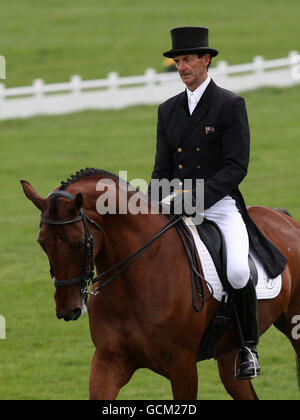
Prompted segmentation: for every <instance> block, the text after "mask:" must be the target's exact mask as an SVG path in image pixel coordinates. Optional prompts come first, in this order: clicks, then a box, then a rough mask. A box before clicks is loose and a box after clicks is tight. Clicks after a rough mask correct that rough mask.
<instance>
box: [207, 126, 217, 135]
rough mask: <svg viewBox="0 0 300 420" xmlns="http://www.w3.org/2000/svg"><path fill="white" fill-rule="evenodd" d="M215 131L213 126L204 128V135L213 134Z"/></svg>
mask: <svg viewBox="0 0 300 420" xmlns="http://www.w3.org/2000/svg"><path fill="white" fill-rule="evenodd" d="M215 130H216V129H215V127H214V126H213V125H210V126H205V134H213V133H214V132H215Z"/></svg>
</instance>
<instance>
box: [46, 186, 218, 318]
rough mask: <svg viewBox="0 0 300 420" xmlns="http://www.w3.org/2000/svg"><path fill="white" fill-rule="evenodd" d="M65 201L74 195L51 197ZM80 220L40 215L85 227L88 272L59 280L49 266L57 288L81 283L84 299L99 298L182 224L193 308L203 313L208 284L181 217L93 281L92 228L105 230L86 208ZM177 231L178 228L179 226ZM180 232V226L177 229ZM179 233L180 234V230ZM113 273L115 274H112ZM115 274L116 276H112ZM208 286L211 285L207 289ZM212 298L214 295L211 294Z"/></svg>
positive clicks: (53, 222)
mask: <svg viewBox="0 0 300 420" xmlns="http://www.w3.org/2000/svg"><path fill="white" fill-rule="evenodd" d="M52 196H54V197H55V196H56V197H64V198H67V199H69V200H74V198H75V197H74V196H73V194H71V193H69V192H67V191H61V190H55V191H53V192H52V193H50V194H49V196H48V197H52ZM79 211H80V216H76V217H74V218H71V219H58V220H55V219H47V218H45V217H44V216H43V215H41V221H42V222H43V223H46V224H49V225H67V224H70V223H75V222H79V221H82V222H83V225H84V230H85V238H86V249H87V252H86V261H85V268H84V273H83V274H82V275H81V276H77V277H73V278H71V279H66V280H57V279H56V278H55V276H54V272H53V269H52V267H51V264H50V275H51V278H52V279H53V283H54V285H55V287H58V286H71V285H73V284H77V283H82V287H81V294H83V295H88V294H90V295H97V294H98V293H99V292H100V291H101V290H102V289H104V287H106V286H107V285H108V284H109V283H110V282H111V281H112V280H113V279H114V278H115V277H117V276H118V275H119V274H121V273H122V272H123V271H124V270H126V269H127V268H128V267H129V266H130V265H131V264H133V263H134V261H135V260H136V259H137V258H139V257H140V256H141V255H142V254H143V252H144V251H145V250H146V249H147V248H148V247H149V246H150V245H152V243H153V242H154V241H156V239H158V238H159V237H160V236H161V235H162V234H163V233H165V232H166V231H167V230H169V229H170V228H171V227H173V226H175V225H177V224H179V223H178V222H182V223H180V224H179V225H180V231H179V232H178V233H179V234H180V237H181V240H182V242H183V245H184V247H185V250H186V252H187V256H188V259H189V262H190V267H191V276H192V295H193V306H194V309H195V310H196V311H198V312H200V311H201V310H202V309H203V306H204V302H205V298H204V291H203V286H202V283H201V280H203V281H204V282H206V280H205V279H204V278H203V277H202V276H201V274H200V272H199V271H200V270H199V266H198V262H197V257H196V249H195V244H194V242H193V240H192V238H191V237H190V235H189V233H188V230H187V227H186V226H185V223H184V222H183V221H182V216H180V215H174V216H172V217H171V218H170V219H169V220H168V222H167V223H166V225H165V226H164V227H163V228H162V229H161V230H160V231H159V232H158V233H157V234H155V235H154V236H153V238H151V239H150V240H149V241H147V242H146V243H145V244H144V245H142V246H141V247H140V248H139V249H138V250H137V251H135V252H133V253H132V254H130V255H129V256H128V257H126V258H124V259H123V260H121V261H119V262H118V263H117V264H115V265H114V266H113V267H111V268H109V269H108V270H106V271H104V272H102V273H101V274H100V275H99V276H98V277H94V276H95V274H94V255H93V250H94V240H93V236H92V235H91V232H90V229H89V224H91V225H92V226H94V227H95V228H96V229H97V230H98V231H99V232H102V228H101V227H100V226H99V225H98V224H97V223H96V222H95V221H94V220H92V219H90V218H89V217H87V215H86V214H85V212H84V210H83V208H80V209H79ZM176 228H177V226H176ZM178 229H179V226H178ZM178 229H177V230H178ZM116 269H118V270H117V271H116V272H114V271H115V270H116ZM113 272H114V273H113ZM111 273H113V274H111ZM108 274H111V276H110V277H109V278H107V279H106V280H105V281H103V282H102V283H101V284H100V285H99V286H98V287H97V288H96V289H95V290H94V291H92V290H91V285H93V284H94V283H96V282H98V281H100V280H102V279H103V278H104V277H106V276H107V275H108ZM208 286H209V285H208ZM211 294H212V295H213V293H211ZM196 295H198V296H200V299H201V306H200V308H199V307H198V303H197V297H196Z"/></svg>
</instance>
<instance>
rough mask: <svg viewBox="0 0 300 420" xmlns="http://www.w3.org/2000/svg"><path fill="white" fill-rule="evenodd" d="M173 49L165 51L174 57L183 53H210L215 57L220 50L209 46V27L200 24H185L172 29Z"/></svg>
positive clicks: (166, 54)
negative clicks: (199, 25)
mask: <svg viewBox="0 0 300 420" xmlns="http://www.w3.org/2000/svg"><path fill="white" fill-rule="evenodd" d="M170 32H171V38H172V49H171V50H169V51H166V52H164V53H163V55H164V56H165V57H170V58H173V57H175V56H176V55H183V54H197V53H199V54H206V53H208V54H210V55H211V56H212V57H215V56H216V55H217V54H218V51H217V50H216V49H214V48H210V47H209V46H208V29H207V28H201V27H198V26H183V27H180V28H174V29H171V31H170Z"/></svg>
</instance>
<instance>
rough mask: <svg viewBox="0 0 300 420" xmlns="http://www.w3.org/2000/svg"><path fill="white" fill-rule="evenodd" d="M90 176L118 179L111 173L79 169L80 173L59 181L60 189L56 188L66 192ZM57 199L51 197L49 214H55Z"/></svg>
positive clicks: (101, 170)
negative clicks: (71, 186) (69, 187)
mask: <svg viewBox="0 0 300 420" xmlns="http://www.w3.org/2000/svg"><path fill="white" fill-rule="evenodd" d="M92 175H104V176H109V177H110V178H113V179H114V180H116V181H118V180H119V177H118V176H117V175H115V174H113V173H111V172H108V171H105V170H104V169H95V168H85V169H80V171H77V172H76V174H74V175H71V176H70V178H68V179H67V181H61V184H60V187H59V188H58V189H59V190H61V191H64V190H66V188H67V187H68V186H69V185H71V184H74V183H75V182H77V181H79V180H80V179H82V178H85V177H87V176H92ZM58 198H59V197H53V198H52V200H51V205H50V213H51V214H55V213H56V212H57V201H58Z"/></svg>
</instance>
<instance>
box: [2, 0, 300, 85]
mask: <svg viewBox="0 0 300 420" xmlns="http://www.w3.org/2000/svg"><path fill="white" fill-rule="evenodd" d="M299 20H300V5H299V1H298V0H288V1H286V0H272V1H270V0H263V1H261V0H252V1H251V2H249V1H245V0H222V1H220V0H210V1H207V2H199V0H190V1H189V2H188V4H186V3H183V2H174V1H173V0H164V1H161V0H151V1H146V0H126V1H125V0H101V1H99V0H85V1H84V2H83V1H81V0H72V2H70V1H68V0H51V1H49V2H41V1H38V0H26V2H25V1H24V0H11V1H10V2H6V4H5V7H3V8H2V9H1V37H0V54H1V55H4V56H5V57H6V59H7V80H6V84H7V85H8V86H15V85H29V84H31V83H32V80H33V79H35V78H43V79H44V80H45V81H46V82H47V83H50V82H62V81H65V80H69V78H70V76H71V75H73V74H79V75H81V76H82V77H83V78H84V79H91V78H99V77H106V75H107V73H108V72H110V71H113V70H114V71H118V72H119V73H120V74H121V75H133V74H141V73H143V72H144V70H145V69H146V68H148V67H154V68H155V69H156V70H158V71H161V70H162V69H163V57H162V52H163V51H166V50H168V49H169V48H170V46H171V41H170V35H169V29H171V28H173V27H176V26H186V25H196V26H208V27H209V28H210V30H211V34H210V35H211V36H210V44H211V46H213V47H215V48H217V49H219V51H220V55H219V56H218V57H217V59H216V61H218V60H219V59H220V60H227V61H228V62H229V63H231V64H236V63H243V62H249V61H251V60H252V58H253V57H254V56H255V55H263V56H265V57H266V58H279V57H285V56H286V55H287V53H288V52H289V51H290V50H295V49H299V48H300V44H299V39H300V26H299Z"/></svg>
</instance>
